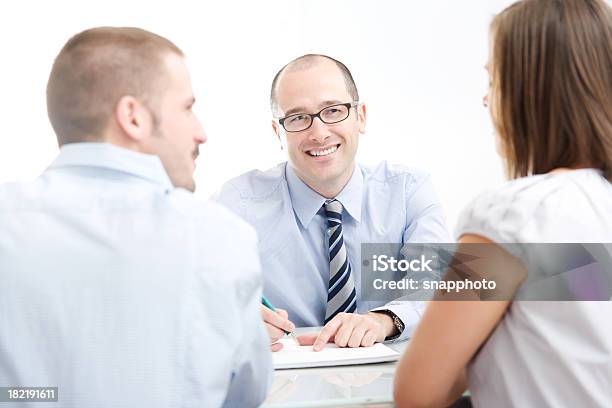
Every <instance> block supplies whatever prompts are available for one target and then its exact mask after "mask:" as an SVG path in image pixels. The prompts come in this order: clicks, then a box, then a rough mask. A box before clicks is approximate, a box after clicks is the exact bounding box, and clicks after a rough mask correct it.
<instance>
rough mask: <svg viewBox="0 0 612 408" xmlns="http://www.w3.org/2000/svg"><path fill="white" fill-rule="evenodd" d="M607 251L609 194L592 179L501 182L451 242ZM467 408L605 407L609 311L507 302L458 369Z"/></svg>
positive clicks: (609, 383)
mask: <svg viewBox="0 0 612 408" xmlns="http://www.w3.org/2000/svg"><path fill="white" fill-rule="evenodd" d="M467 233H470V234H477V235H481V236H483V237H486V238H488V239H490V240H492V241H495V242H502V243H541V242H551V243H554V242H570V243H571V242H597V243H610V244H609V245H607V250H608V252H610V255H611V256H612V184H611V183H610V182H608V181H607V180H606V179H605V178H604V177H603V176H602V175H601V172H599V171H597V170H593V169H581V170H573V171H568V172H564V173H555V174H546V175H538V176H532V177H525V178H521V179H517V180H514V181H510V182H508V183H506V184H504V185H503V186H501V187H500V188H498V189H496V190H493V191H489V192H487V193H485V194H483V195H481V196H480V197H479V198H478V199H476V200H475V201H474V202H473V203H472V204H471V205H470V206H468V208H467V209H466V210H465V211H464V213H463V215H462V216H461V218H460V220H459V225H458V228H457V236H458V237H459V236H461V235H463V234H467ZM468 383H469V389H470V392H471V394H472V403H473V404H474V406H476V407H492V406H495V407H497V406H508V407H510V406H513V407H519V406H522V407H544V406H554V407H578V406H588V407H604V406H612V302H611V301H607V302H605V301H602V302H569V301H568V302H558V301H555V302H553V301H550V302H536V301H532V302H528V301H515V302H512V303H511V305H510V307H509V308H508V310H507V312H506V314H505V315H504V317H503V318H502V320H501V321H500V323H499V325H498V326H497V328H496V329H495V330H494V332H493V333H492V334H491V336H490V337H489V339H488V340H487V341H486V343H485V344H484V345H483V347H482V349H481V350H480V351H479V353H478V354H477V355H476V356H475V357H474V359H473V360H472V362H471V363H470V365H469V366H468Z"/></svg>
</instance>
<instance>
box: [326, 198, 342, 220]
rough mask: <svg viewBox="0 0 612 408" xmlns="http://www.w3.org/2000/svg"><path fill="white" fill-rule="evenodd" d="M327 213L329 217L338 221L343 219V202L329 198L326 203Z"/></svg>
mask: <svg viewBox="0 0 612 408" xmlns="http://www.w3.org/2000/svg"><path fill="white" fill-rule="evenodd" d="M324 207H325V214H326V215H327V218H328V219H329V218H334V219H337V220H338V222H341V221H342V204H341V203H340V201H338V200H327V201H326V202H325V204H324Z"/></svg>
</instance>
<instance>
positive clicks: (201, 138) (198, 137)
mask: <svg viewBox="0 0 612 408" xmlns="http://www.w3.org/2000/svg"><path fill="white" fill-rule="evenodd" d="M193 139H194V140H195V142H196V143H197V144H204V143H206V141H207V140H208V136H207V135H206V132H205V131H204V127H202V124H201V123H199V122H198V128H197V130H196V133H195V136H194V137H193Z"/></svg>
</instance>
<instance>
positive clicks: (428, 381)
mask: <svg viewBox="0 0 612 408" xmlns="http://www.w3.org/2000/svg"><path fill="white" fill-rule="evenodd" d="M459 243H460V247H459V248H461V244H489V245H487V246H486V247H485V246H482V247H485V248H486V252H487V256H486V259H485V260H484V261H482V262H475V263H474V265H473V266H470V268H471V270H472V272H475V273H477V274H478V275H480V276H485V277H494V278H495V279H497V278H498V277H500V276H505V277H506V278H507V277H508V274H512V275H514V276H515V277H516V276H523V275H522V274H520V273H518V274H517V273H516V271H517V270H522V271H524V269H523V265H522V264H521V263H520V262H519V261H518V260H517V259H516V258H513V257H512V256H511V255H510V254H508V253H507V252H506V251H504V250H503V249H502V248H501V247H500V246H498V245H495V244H493V243H492V242H491V241H489V240H488V239H486V238H483V237H480V236H477V235H464V236H462V237H461V239H460V240H459ZM482 247H481V248H482ZM488 271H493V272H491V273H487V272H488ZM505 280H507V279H505ZM513 281H516V279H513ZM512 286H513V288H512V290H511V292H514V289H515V288H516V287H518V283H514V284H512ZM508 289H509V287H508V285H507V282H506V285H505V287H504V292H507V291H508ZM438 298H439V297H438ZM455 298H456V297H455ZM471 298H472V299H473V298H476V296H471ZM506 299H509V297H506ZM509 304H510V301H508V300H492V301H480V300H464V301H457V300H453V301H439V300H438V301H435V300H434V301H431V302H429V304H428V306H427V309H426V310H425V313H424V314H423V317H422V319H421V322H420V323H419V326H418V327H417V329H416V331H415V333H414V335H413V337H412V339H411V341H410V344H409V345H408V347H407V349H406V352H405V353H404V355H403V356H402V359H401V360H400V362H399V364H398V367H397V370H396V373H395V386H394V398H395V402H396V404H397V406H398V407H421V406H427V407H432V406H444V407H446V406H448V405H450V404H451V403H452V402H454V401H455V400H456V399H457V398H459V397H460V396H461V395H462V393H463V392H464V391H465V390H466V388H467V383H466V380H465V369H466V366H467V364H468V363H469V361H470V360H471V359H472V357H474V355H475V354H476V353H477V351H478V350H479V349H480V347H481V346H482V345H483V344H484V343H485V341H486V340H487V338H488V337H489V335H490V334H491V333H492V332H493V330H494V329H495V327H496V325H497V324H498V322H499V321H500V320H501V319H502V317H503V315H504V313H505V311H506V309H507V308H508V306H509Z"/></svg>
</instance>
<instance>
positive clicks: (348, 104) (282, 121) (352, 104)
mask: <svg viewBox="0 0 612 408" xmlns="http://www.w3.org/2000/svg"><path fill="white" fill-rule="evenodd" d="M334 106H346V107H347V108H348V113H347V115H346V118H344V119H341V120H338V121H335V122H326V121H325V120H323V118H322V117H321V113H322V112H323V111H324V110H325V109H329V108H333V107H334ZM355 106H359V101H352V102H346V103H335V104H333V105H329V106H326V107H324V108H323V109H321V110H320V111H318V112H317V113H292V114H291V115H288V116H285V117H284V118H276V120H278V123H279V124H280V125H281V126H282V127H283V129H285V132H289V133H297V132H303V131H305V130H308V129H310V128H311V127H312V124H313V123H314V120H315V118H319V120H320V121H321V123H325V124H326V125H333V124H334V123H340V122H344V121H345V120H347V119H348V118H349V116H351V108H354V107H355ZM297 115H307V116H310V125H308V127H306V128H304V129H300V130H287V128H286V127H285V120H287V118H290V117H292V116H297Z"/></svg>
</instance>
